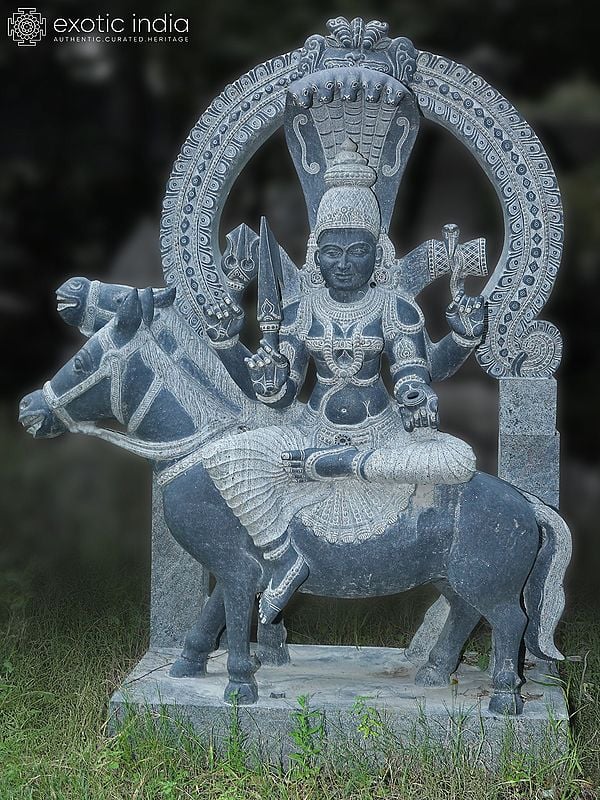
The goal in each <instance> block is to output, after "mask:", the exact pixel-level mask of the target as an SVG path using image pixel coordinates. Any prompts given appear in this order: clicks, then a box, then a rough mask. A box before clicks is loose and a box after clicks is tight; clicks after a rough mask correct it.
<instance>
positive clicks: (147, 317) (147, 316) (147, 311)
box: [139, 289, 154, 327]
mask: <svg viewBox="0 0 600 800" xmlns="http://www.w3.org/2000/svg"><path fill="white" fill-rule="evenodd" d="M139 297H140V303H141V304H142V320H143V321H144V325H147V326H148V327H150V325H152V320H153V319H154V294H153V292H152V289H142V290H141V291H140V292H139Z"/></svg>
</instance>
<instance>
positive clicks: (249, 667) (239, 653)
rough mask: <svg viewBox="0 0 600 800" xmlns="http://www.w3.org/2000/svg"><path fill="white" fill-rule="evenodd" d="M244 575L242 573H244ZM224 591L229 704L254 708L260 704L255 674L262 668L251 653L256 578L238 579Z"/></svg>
mask: <svg viewBox="0 0 600 800" xmlns="http://www.w3.org/2000/svg"><path fill="white" fill-rule="evenodd" d="M240 572H241V570H240ZM235 577H236V578H237V581H238V582H237V583H234V582H233V579H232V580H231V581H230V582H229V583H228V585H227V586H226V587H225V588H224V596H225V618H226V625H227V644H228V647H229V655H228V657H227V673H228V675H229V683H228V684H227V687H226V689H225V693H224V698H225V702H226V703H237V704H239V705H252V704H253V703H256V701H257V700H258V686H257V683H256V680H255V678H254V673H255V672H256V670H257V669H258V667H259V666H260V664H259V662H258V660H257V658H256V657H255V656H253V655H251V653H250V628H251V624H252V612H253V610H254V601H255V598H256V591H257V581H256V576H251V575H249V576H244V575H236V576H235Z"/></svg>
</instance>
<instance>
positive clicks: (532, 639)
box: [522, 492, 571, 660]
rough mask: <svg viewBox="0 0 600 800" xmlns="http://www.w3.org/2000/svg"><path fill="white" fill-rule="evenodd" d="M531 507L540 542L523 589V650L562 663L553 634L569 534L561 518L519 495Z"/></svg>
mask: <svg viewBox="0 0 600 800" xmlns="http://www.w3.org/2000/svg"><path fill="white" fill-rule="evenodd" d="M522 494H523V495H524V496H525V497H526V499H527V500H528V501H529V503H531V505H532V506H533V510H534V513H535V518H536V521H537V524H538V527H539V530H540V533H541V537H542V542H541V546H540V549H539V551H538V554H537V556H536V559H535V562H534V564H533V567H532V570H531V572H530V573H529V577H528V578H527V583H526V584H525V588H524V590H523V597H524V601H525V610H526V611H527V616H528V617H529V622H528V624H527V628H526V630H525V644H526V645H527V649H528V650H529V651H530V652H531V653H532V654H533V655H534V656H536V657H537V658H543V659H556V660H562V659H563V658H564V656H563V655H562V653H561V652H560V651H559V650H558V649H557V647H556V645H555V644H554V632H555V630H556V627H557V625H558V623H559V621H560V618H561V616H562V613H563V611H564V608H565V593H564V589H563V581H564V577H565V573H566V571H567V567H568V566H569V561H570V559H571V532H570V530H569V527H568V525H567V523H566V522H565V521H564V519H563V518H562V517H561V516H560V515H559V514H558V513H557V512H556V511H555V510H554V509H553V508H551V507H550V506H548V505H546V503H544V502H542V501H541V500H540V499H539V498H538V497H535V496H534V495H531V494H528V493H527V492H522Z"/></svg>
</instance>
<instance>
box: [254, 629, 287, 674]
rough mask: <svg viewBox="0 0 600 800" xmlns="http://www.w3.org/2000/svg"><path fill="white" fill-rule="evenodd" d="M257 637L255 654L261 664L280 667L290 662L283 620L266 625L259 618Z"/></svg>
mask: <svg viewBox="0 0 600 800" xmlns="http://www.w3.org/2000/svg"><path fill="white" fill-rule="evenodd" d="M257 639H258V651H257V655H258V660H259V661H260V663H261V664H272V665H273V666H276V667H281V666H283V665H284V664H289V663H290V652H289V650H288V646H287V643H286V639H287V631H286V629H285V625H284V623H283V620H280V621H279V622H271V623H267V624H266V625H265V624H263V623H262V622H261V621H260V620H259V622H258V628H257Z"/></svg>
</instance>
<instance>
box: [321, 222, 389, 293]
mask: <svg viewBox="0 0 600 800" xmlns="http://www.w3.org/2000/svg"><path fill="white" fill-rule="evenodd" d="M377 250H378V247H377V242H376V241H375V237H374V236H373V234H372V233H370V232H369V231H366V230H361V229H360V228H340V229H335V230H325V231H323V233H322V234H321V235H320V236H319V241H318V242H317V252H316V253H315V260H316V262H317V265H318V266H319V267H320V269H321V274H322V275H323V279H324V281H325V284H326V286H327V287H328V288H330V289H335V290H337V291H342V292H354V291H356V290H358V289H362V288H366V287H367V286H368V284H369V281H370V280H371V275H372V274H373V270H374V268H375V262H376V260H377Z"/></svg>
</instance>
